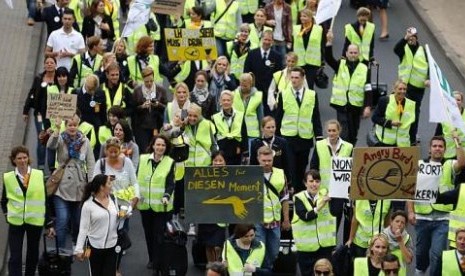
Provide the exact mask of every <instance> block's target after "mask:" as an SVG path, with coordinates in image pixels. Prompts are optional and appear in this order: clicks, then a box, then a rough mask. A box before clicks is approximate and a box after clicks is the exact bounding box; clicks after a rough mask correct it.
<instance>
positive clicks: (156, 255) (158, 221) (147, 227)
mask: <svg viewBox="0 0 465 276" xmlns="http://www.w3.org/2000/svg"><path fill="white" fill-rule="evenodd" d="M140 215H141V219H142V227H143V228H144V234H145V244H146V246H147V252H148V255H149V262H152V263H153V269H154V270H161V268H162V267H163V266H162V264H163V263H162V261H163V256H162V254H161V252H162V251H161V250H160V249H161V248H162V247H163V242H164V233H165V228H166V222H167V221H168V220H169V219H170V218H171V216H172V213H171V212H154V211H152V210H140Z"/></svg>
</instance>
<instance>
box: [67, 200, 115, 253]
mask: <svg viewBox="0 0 465 276" xmlns="http://www.w3.org/2000/svg"><path fill="white" fill-rule="evenodd" d="M95 201H96V200H95ZM95 201H94V198H93V197H90V198H89V199H87V200H86V201H85V202H84V204H83V205H82V209H81V221H80V224H79V235H78V238H77V242H76V248H75V249H74V254H78V253H83V252H84V247H85V246H86V244H85V242H86V237H87V238H89V243H90V244H91V245H92V246H93V247H95V248H98V249H103V248H111V247H113V246H115V245H116V242H117V241H118V234H117V227H118V223H117V222H118V207H117V206H116V204H115V202H114V201H113V200H112V199H111V198H109V203H108V209H105V208H104V207H103V206H101V205H99V204H97V203H96V202H95ZM115 201H116V198H115Z"/></svg>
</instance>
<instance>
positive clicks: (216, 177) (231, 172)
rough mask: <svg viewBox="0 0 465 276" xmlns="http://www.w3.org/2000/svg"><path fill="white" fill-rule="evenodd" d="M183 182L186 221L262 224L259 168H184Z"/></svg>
mask: <svg viewBox="0 0 465 276" xmlns="http://www.w3.org/2000/svg"><path fill="white" fill-rule="evenodd" d="M184 181H185V182H184V185H185V187H184V191H185V198H186V200H185V206H186V210H185V213H186V220H187V221H189V222H195V223H262V222H263V168H262V167H260V166H224V167H187V168H186V173H185V176H184Z"/></svg>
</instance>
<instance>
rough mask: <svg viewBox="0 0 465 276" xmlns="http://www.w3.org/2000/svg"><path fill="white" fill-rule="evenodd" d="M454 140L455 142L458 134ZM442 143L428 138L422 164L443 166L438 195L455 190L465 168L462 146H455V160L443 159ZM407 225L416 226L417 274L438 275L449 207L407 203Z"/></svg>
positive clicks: (440, 140) (441, 138) (451, 206)
mask: <svg viewBox="0 0 465 276" xmlns="http://www.w3.org/2000/svg"><path fill="white" fill-rule="evenodd" d="M454 140H456V143H458V138H457V134H456V133H455V134H454ZM445 148H446V145H445V140H444V138H443V137H441V136H435V137H433V138H431V142H430V149H429V150H430V157H429V159H427V160H425V161H421V160H420V161H419V162H423V163H424V165H423V166H426V165H435V164H442V166H441V172H440V173H439V174H438V176H437V181H438V182H439V192H441V193H443V192H447V191H450V190H453V189H454V183H453V180H454V178H455V176H456V175H457V174H458V173H460V171H461V170H462V169H463V168H464V167H465V153H464V150H463V148H462V147H461V146H458V147H456V152H457V159H456V160H451V159H449V160H444V152H445ZM407 209H408V218H409V222H410V223H411V224H412V225H414V226H415V231H416V234H417V240H416V271H417V272H418V273H425V271H426V270H427V269H428V266H430V275H441V268H440V265H439V264H440V260H441V254H442V251H444V250H445V249H446V248H447V231H448V229H449V219H450V216H449V212H450V211H452V210H453V205H452V204H447V205H446V204H430V203H428V202H426V203H420V202H416V203H415V204H414V203H413V202H407Z"/></svg>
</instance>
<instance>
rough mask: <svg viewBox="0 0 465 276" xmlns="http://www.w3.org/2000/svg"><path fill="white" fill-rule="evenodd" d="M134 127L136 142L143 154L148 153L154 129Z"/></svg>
mask: <svg viewBox="0 0 465 276" xmlns="http://www.w3.org/2000/svg"><path fill="white" fill-rule="evenodd" d="M133 129H134V137H135V139H136V143H137V145H138V146H139V152H140V153H141V154H142V153H147V147H148V146H149V144H150V141H151V140H152V138H153V129H148V128H139V127H135V128H133Z"/></svg>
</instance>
